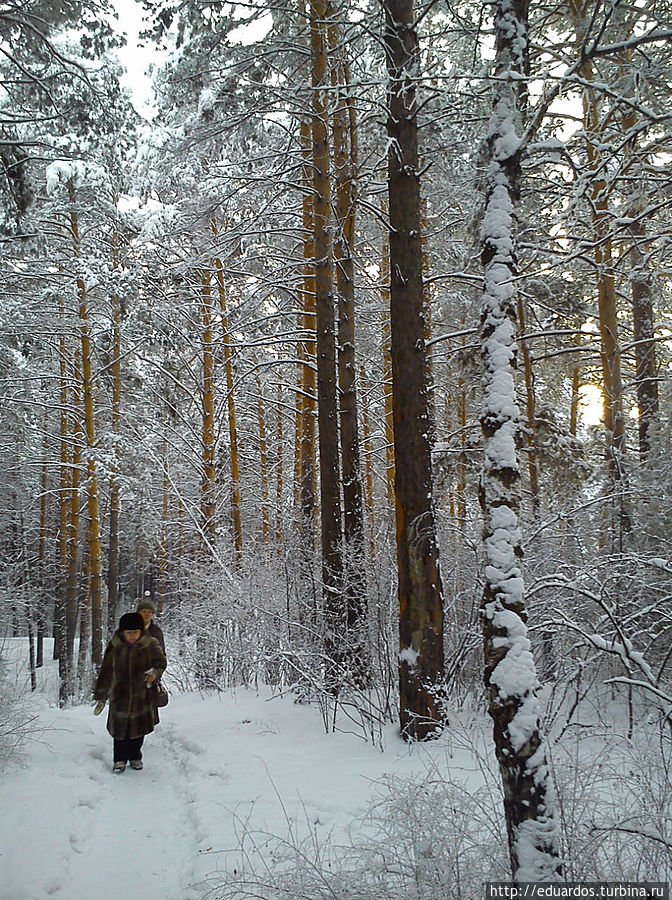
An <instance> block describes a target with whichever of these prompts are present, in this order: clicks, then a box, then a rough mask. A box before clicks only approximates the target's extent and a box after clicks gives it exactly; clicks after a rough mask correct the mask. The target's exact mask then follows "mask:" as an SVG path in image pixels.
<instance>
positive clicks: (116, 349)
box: [107, 228, 121, 637]
mask: <svg viewBox="0 0 672 900" xmlns="http://www.w3.org/2000/svg"><path fill="white" fill-rule="evenodd" d="M112 266H113V270H114V273H115V275H118V274H119V235H118V233H117V230H116V228H115V230H114V233H113V235H112ZM112 439H113V441H114V457H113V462H112V467H111V473H110V540H109V547H108V554H107V560H108V562H107V573H108V574H107V633H108V637H111V636H112V634H113V633H114V630H115V628H116V623H117V605H118V599H119V516H120V512H121V500H120V487H119V464H120V458H121V448H120V445H119V441H120V439H121V299H120V297H119V294H118V293H117V292H116V291H114V292H113V294H112Z"/></svg>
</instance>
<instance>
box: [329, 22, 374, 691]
mask: <svg viewBox="0 0 672 900" xmlns="http://www.w3.org/2000/svg"><path fill="white" fill-rule="evenodd" d="M329 34H330V44H331V48H330V49H331V54H332V56H333V58H334V61H335V62H334V65H333V66H332V87H333V88H334V96H335V97H336V103H335V108H334V112H333V135H334V170H335V181H336V184H335V188H336V202H335V213H336V240H335V242H334V264H335V269H336V287H337V293H338V387H339V402H340V435H341V463H342V468H343V536H344V538H345V548H346V553H347V557H346V559H345V560H344V565H345V567H346V570H347V571H346V577H345V583H344V593H345V602H346V606H347V610H346V621H347V630H348V635H347V641H346V647H347V654H348V657H349V665H350V669H351V671H352V672H354V673H355V675H356V677H357V678H362V677H364V673H365V672H366V671H367V669H368V664H367V660H366V657H367V648H366V644H365V640H364V634H363V631H362V628H363V622H364V620H365V617H366V572H365V568H364V567H365V557H364V554H363V549H364V547H363V542H364V511H363V505H362V480H361V470H360V451H359V424H358V419H357V387H356V384H357V368H356V366H357V364H356V358H355V260H354V244H355V219H356V203H357V197H356V177H357V166H358V159H357V129H356V121H355V116H354V111H353V112H352V114H351V109H352V102H351V98H350V97H349V91H350V88H349V71H348V66H347V65H346V63H345V62H344V61H343V58H342V56H343V50H342V48H341V47H340V45H339V28H338V26H337V24H336V23H335V22H333V21H332V24H331V25H330V29H329Z"/></svg>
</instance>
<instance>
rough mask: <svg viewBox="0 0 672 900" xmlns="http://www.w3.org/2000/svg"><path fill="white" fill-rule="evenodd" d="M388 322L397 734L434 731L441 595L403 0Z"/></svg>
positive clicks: (388, 31) (421, 735)
mask: <svg viewBox="0 0 672 900" xmlns="http://www.w3.org/2000/svg"><path fill="white" fill-rule="evenodd" d="M385 54H386V60H387V71H388V76H389V88H388V120H387V133H388V138H389V141H388V195H389V204H390V207H389V209H390V323H391V356H392V402H393V411H394V456H395V479H394V491H395V510H396V527H397V565H398V580H399V643H400V654H399V709H400V720H401V729H402V733H403V734H404V736H405V737H409V738H417V739H419V740H423V739H425V738H427V737H431V736H432V735H433V734H435V733H436V730H437V727H440V724H439V723H440V721H441V704H440V696H439V692H440V683H441V681H442V679H443V674H444V673H443V666H444V658H443V596H442V586H441V576H440V573H439V554H438V546H437V541H436V526H435V521H434V510H433V506H432V463H431V443H430V442H431V437H432V430H433V426H432V421H431V412H430V405H429V372H428V365H427V352H426V345H425V330H426V322H425V311H426V310H425V303H424V291H423V281H422V238H421V233H422V222H421V209H420V175H419V164H418V122H417V111H418V107H417V100H416V88H415V86H416V80H417V75H418V64H419V53H418V36H417V31H416V27H415V16H414V11H413V0H385Z"/></svg>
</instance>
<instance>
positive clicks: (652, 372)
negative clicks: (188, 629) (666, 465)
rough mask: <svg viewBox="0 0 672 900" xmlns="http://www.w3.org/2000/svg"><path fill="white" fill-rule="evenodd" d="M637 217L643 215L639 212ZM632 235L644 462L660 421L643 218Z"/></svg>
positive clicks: (640, 454)
mask: <svg viewBox="0 0 672 900" xmlns="http://www.w3.org/2000/svg"><path fill="white" fill-rule="evenodd" d="M633 212H635V210H633ZM637 213H638V214H641V213H640V211H639V210H638V211H637ZM630 234H631V236H632V246H631V248H630V290H631V296H632V320H633V339H634V344H635V367H636V368H635V387H636V391H637V406H638V408H639V457H640V459H641V460H642V461H644V460H646V458H647V457H648V455H649V451H650V450H651V435H650V432H651V426H652V425H654V424H655V423H656V421H657V420H658V405H659V404H658V371H657V369H658V366H657V363H656V344H655V335H654V328H653V298H652V289H651V272H650V270H649V268H648V266H647V264H646V261H645V257H644V254H643V253H642V250H641V245H642V244H643V242H644V239H645V236H646V226H645V224H644V221H643V220H642V219H641V218H636V219H635V221H633V223H632V225H631V226H630Z"/></svg>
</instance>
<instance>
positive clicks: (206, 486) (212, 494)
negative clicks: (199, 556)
mask: <svg viewBox="0 0 672 900" xmlns="http://www.w3.org/2000/svg"><path fill="white" fill-rule="evenodd" d="M200 310H201V326H202V328H201V370H202V384H201V403H202V407H201V408H202V459H203V471H202V475H201V524H202V528H203V534H204V535H205V537H206V538H207V540H208V541H209V543H210V544H213V543H214V541H215V536H216V532H217V516H216V495H217V494H216V491H217V488H216V484H215V474H216V470H215V354H214V345H213V334H212V299H211V293H210V272H208V271H203V272H202V273H201V302H200Z"/></svg>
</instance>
